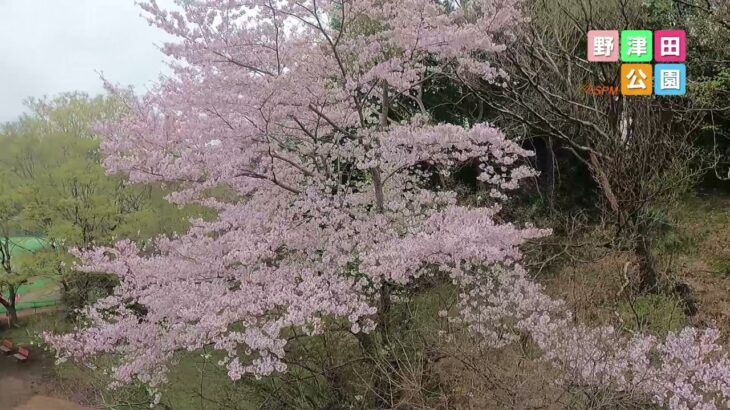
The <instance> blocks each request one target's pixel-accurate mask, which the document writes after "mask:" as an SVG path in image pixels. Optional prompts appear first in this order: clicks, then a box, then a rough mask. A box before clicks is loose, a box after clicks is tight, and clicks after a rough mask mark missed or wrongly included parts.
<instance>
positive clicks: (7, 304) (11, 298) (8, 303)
mask: <svg viewBox="0 0 730 410" xmlns="http://www.w3.org/2000/svg"><path fill="white" fill-rule="evenodd" d="M15 295H16V290H15V288H14V287H12V286H11V287H10V292H8V298H7V299H6V298H3V297H1V296H0V304H1V305H3V307H4V308H5V310H6V311H7V312H8V313H7V318H8V326H14V325H15V324H16V323H18V312H17V310H16V308H15Z"/></svg>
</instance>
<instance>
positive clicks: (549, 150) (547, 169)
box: [540, 135, 555, 210]
mask: <svg viewBox="0 0 730 410" xmlns="http://www.w3.org/2000/svg"><path fill="white" fill-rule="evenodd" d="M544 141H545V155H544V156H543V160H542V161H541V162H542V167H541V168H542V169H541V170H540V171H541V177H542V186H543V188H542V192H543V195H545V200H546V202H547V205H548V208H549V209H550V210H552V209H554V204H555V151H554V149H553V138H552V137H551V136H549V135H548V136H547V137H545V139H544Z"/></svg>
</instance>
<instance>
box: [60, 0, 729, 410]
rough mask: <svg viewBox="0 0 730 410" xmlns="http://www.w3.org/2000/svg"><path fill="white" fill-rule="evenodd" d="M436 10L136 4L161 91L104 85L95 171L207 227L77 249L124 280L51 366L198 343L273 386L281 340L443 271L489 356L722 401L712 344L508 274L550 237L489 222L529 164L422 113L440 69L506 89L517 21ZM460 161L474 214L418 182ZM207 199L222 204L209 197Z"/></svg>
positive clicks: (129, 371)
mask: <svg viewBox="0 0 730 410" xmlns="http://www.w3.org/2000/svg"><path fill="white" fill-rule="evenodd" d="M448 3H449V5H450V7H449V8H447V7H445V6H444V5H442V4H439V3H437V2H435V1H433V0H403V1H382V0H351V1H344V2H340V1H333V0H287V1H274V0H228V1H213V0H201V1H195V2H180V6H179V7H180V10H177V11H165V10H162V9H160V8H159V7H158V6H157V4H156V3H155V2H154V1H150V2H148V3H144V4H143V5H142V8H143V9H144V10H145V11H146V13H147V15H148V17H149V20H150V22H151V23H152V24H154V25H156V26H158V27H160V28H161V29H163V30H165V31H167V32H169V33H171V34H173V35H174V36H176V37H177V38H178V41H177V42H175V43H172V44H166V45H165V47H164V51H165V52H166V53H167V54H168V55H169V56H170V57H171V58H172V59H173V61H174V63H173V65H172V67H173V71H174V75H173V76H172V77H170V78H164V79H161V83H160V85H159V86H158V87H156V88H155V89H154V90H152V91H151V92H149V93H148V94H146V95H145V96H143V97H141V98H136V97H134V96H132V95H131V94H129V93H126V92H125V91H124V90H118V89H116V88H115V87H113V86H111V85H110V86H109V88H110V90H111V91H113V92H115V93H117V94H119V95H120V96H122V97H123V98H124V99H125V101H126V102H127V106H128V111H127V112H126V113H125V115H124V116H123V117H122V118H121V119H118V120H115V121H111V122H107V123H104V124H101V125H100V126H99V131H100V132H101V133H102V134H103V135H104V136H105V140H104V143H103V149H104V151H105V152H106V154H107V159H106V161H105V166H106V168H107V170H108V171H109V172H110V173H122V174H126V175H128V176H129V179H130V180H131V181H133V182H142V183H151V182H155V183H165V184H171V186H174V187H176V188H177V189H176V192H175V193H173V194H171V195H170V197H169V199H170V201H172V202H175V203H181V204H184V203H197V204H202V205H205V206H209V207H212V208H214V209H215V210H217V211H218V218H217V219H216V220H214V221H202V220H196V221H193V226H192V228H191V229H190V230H189V232H187V233H185V234H183V235H180V236H177V237H175V238H172V239H168V238H159V239H157V240H156V242H155V246H154V247H153V249H139V248H138V247H137V245H135V244H134V243H131V242H128V241H122V242H119V243H118V244H116V246H114V247H112V248H97V249H93V250H88V251H86V250H85V251H78V252H77V254H78V256H79V257H80V259H81V261H82V262H81V265H80V266H79V269H81V270H86V271H94V272H98V271H102V272H109V273H113V274H115V275H117V276H118V277H119V281H120V283H119V286H118V287H117V289H116V290H115V292H114V294H113V295H111V296H109V297H106V298H104V299H102V300H100V301H98V302H97V303H96V304H94V305H92V306H89V307H88V308H86V309H85V311H84V312H83V313H84V315H85V318H86V321H87V322H86V323H85V325H84V326H82V327H79V328H78V329H75V330H74V331H73V332H71V333H69V334H66V335H51V334H47V335H46V340H47V341H48V342H50V343H51V344H52V345H53V346H54V347H55V348H57V349H58V352H59V355H60V356H62V357H70V358H73V359H76V360H79V361H86V360H91V359H93V358H94V357H95V356H97V355H99V354H103V353H111V354H113V355H114V356H115V357H118V358H119V362H118V364H117V365H116V366H115V367H114V368H113V369H112V371H113V376H114V378H115V380H116V381H117V382H118V383H127V382H131V381H133V380H137V381H141V382H144V383H147V384H150V385H153V386H155V385H159V384H161V383H164V382H165V380H166V374H167V372H168V368H169V363H170V362H171V361H172V360H173V359H174V355H175V353H177V352H179V351H182V350H189V351H193V350H197V349H201V348H203V347H204V346H206V347H208V348H212V349H216V350H219V351H222V352H225V353H226V359H225V360H223V361H222V362H221V365H223V366H226V367H227V370H228V374H229V376H230V377H231V378H232V379H234V380H235V379H239V378H241V377H245V376H248V375H253V376H256V377H260V376H264V375H269V374H272V373H274V372H283V371H286V370H287V365H286V360H285V355H286V345H287V339H286V337H285V332H286V330H287V329H291V328H297V329H302V330H304V331H305V332H307V333H308V334H310V335H311V334H317V333H321V332H328V331H338V330H336V329H332V328H331V325H330V324H328V323H332V321H328V320H324V319H326V318H337V319H339V321H340V323H341V322H346V323H348V326H347V328H348V329H349V331H351V332H352V333H359V332H370V331H372V330H373V329H374V328H376V326H377V325H378V323H377V315H376V314H377V308H376V307H377V306H378V300H377V298H378V297H379V292H378V290H379V289H380V288H381V287H382V286H386V285H387V286H395V287H397V286H402V285H407V284H409V283H412V282H413V281H414V280H415V279H417V278H419V277H420V276H422V275H424V274H428V272H433V270H434V269H438V270H440V271H441V272H443V273H445V274H447V275H448V276H449V277H450V278H451V279H452V280H453V282H454V284H455V285H456V286H458V288H459V289H460V292H461V304H460V308H461V309H460V310H461V318H462V320H463V321H464V322H465V323H466V324H467V325H468V326H470V327H471V328H472V330H474V331H475V332H477V333H478V334H480V335H482V336H483V339H484V342H485V343H487V344H489V345H492V346H495V347H500V346H504V345H505V344H507V343H510V342H511V341H513V340H515V339H516V338H517V337H519V335H521V334H524V333H526V334H528V335H529V336H531V337H532V338H533V339H534V340H535V341H536V342H537V344H538V345H539V346H540V348H542V349H543V351H544V357H545V359H546V360H549V361H550V362H551V363H554V364H555V365H556V366H558V367H559V368H560V369H562V370H563V371H564V373H565V378H564V380H563V382H565V383H570V382H576V383H584V384H591V385H597V386H602V387H609V388H615V389H633V390H636V391H639V392H641V393H642V394H644V395H646V396H647V397H649V398H651V399H653V400H654V401H656V402H657V403H660V404H667V405H669V406H670V407H672V408H678V409H679V408H688V407H698V406H700V405H701V406H705V407H704V408H715V407H718V406H722V405H723V404H722V403H723V400H725V402H724V403H726V401H727V400H728V398H729V397H730V390H729V389H728V379H729V376H730V371H729V370H728V368H729V367H730V366H728V359H727V357H726V356H723V355H721V352H719V349H720V347H719V346H718V345H716V340H717V334H716V333H715V332H713V331H711V330H707V331H704V332H701V331H698V330H695V329H686V330H684V331H682V332H680V333H678V334H672V335H670V336H669V337H668V338H667V339H666V340H665V341H659V340H656V339H655V338H653V337H650V336H641V335H638V336H636V337H633V338H627V337H626V336H623V335H621V334H619V333H618V332H616V331H615V330H613V329H611V328H589V327H586V326H582V325H579V324H575V323H574V322H573V320H572V318H571V315H570V313H569V312H568V311H567V310H566V308H565V306H564V304H563V303H562V302H561V301H559V300H553V299H551V298H550V297H548V296H547V295H546V294H545V293H544V292H543V291H542V289H541V287H540V286H539V285H538V284H537V283H535V282H534V281H532V280H531V279H530V278H529V276H528V275H527V272H526V271H525V270H524V269H523V268H522V267H521V265H520V260H521V253H520V245H522V244H523V243H525V242H526V241H528V240H531V239H535V238H539V237H543V236H545V235H548V234H549V231H547V230H542V229H537V228H533V227H520V226H517V225H514V224H510V223H504V222H502V221H501V219H500V218H499V217H498V213H499V211H500V206H501V205H499V203H500V202H499V201H500V200H501V199H504V198H506V197H507V196H508V193H509V191H510V190H513V189H516V188H517V187H518V183H519V181H520V180H522V179H524V178H527V177H531V176H534V175H535V173H534V172H533V171H532V170H530V169H529V168H528V167H526V166H525V165H524V161H523V159H524V158H525V157H526V156H529V155H531V153H530V152H528V151H525V150H524V149H522V148H521V147H520V146H519V145H517V144H515V143H514V142H511V141H509V140H508V139H507V138H506V137H505V135H504V134H503V133H502V132H501V131H499V130H498V129H496V128H494V127H493V126H491V125H489V124H486V123H479V124H466V123H465V124H459V125H455V124H437V123H434V121H433V120H432V119H431V118H430V116H429V109H430V108H431V107H427V106H426V105H425V103H424V101H423V99H422V98H421V95H422V91H423V90H422V87H423V86H424V83H425V82H427V81H428V80H429V79H430V78H432V77H434V76H437V75H441V76H448V77H449V78H451V79H456V78H461V77H463V76H470V77H471V78H474V77H477V78H481V79H482V80H484V81H490V82H499V81H503V80H504V79H505V78H506V76H505V75H504V73H502V72H501V71H500V70H499V69H497V68H496V67H494V66H492V65H491V64H490V62H489V61H490V57H491V56H493V55H494V54H495V53H499V52H500V51H501V50H503V49H504V48H505V45H504V44H502V43H500V42H499V41H498V40H497V38H500V39H509V38H510V35H511V33H510V28H511V27H513V26H514V23H515V21H517V20H518V19H519V18H520V15H519V13H518V6H519V5H518V3H517V1H516V0H473V1H470V2H464V3H463V4H466V6H459V5H458V4H456V2H448ZM452 3H453V4H452ZM396 109H397V112H396ZM466 161H477V162H479V163H480V164H481V165H480V170H481V171H482V172H481V175H480V176H479V180H480V182H481V183H482V184H483V185H484V186H485V187H486V188H487V189H489V190H490V192H491V196H492V197H493V199H494V201H492V202H490V204H489V205H486V206H482V207H468V206H465V205H463V204H460V203H459V202H458V201H457V197H456V193H455V192H452V191H449V190H447V189H445V188H441V189H434V188H432V186H431V185H430V184H429V183H427V182H428V179H429V177H430V176H431V175H432V174H433V173H448V172H449V170H450V169H452V168H453V166H455V165H458V164H461V163H464V162H466ZM216 187H225V188H226V191H227V193H228V194H227V195H225V198H226V199H222V198H221V197H215V196H213V195H211V189H212V188H216ZM655 355H658V357H659V358H658V359H657V360H654V359H653V357H654V356H655ZM713 406H715V407H713Z"/></svg>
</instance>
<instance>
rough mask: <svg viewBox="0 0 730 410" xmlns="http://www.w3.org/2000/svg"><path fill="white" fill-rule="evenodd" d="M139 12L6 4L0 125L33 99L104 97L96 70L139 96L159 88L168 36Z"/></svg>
mask: <svg viewBox="0 0 730 410" xmlns="http://www.w3.org/2000/svg"><path fill="white" fill-rule="evenodd" d="M158 3H159V4H160V5H161V6H166V5H169V4H172V1H171V0H162V1H158ZM140 13H141V9H140V8H139V7H137V6H135V4H134V0H0V122H6V121H12V120H14V119H15V118H17V117H18V115H20V114H21V113H22V112H24V110H25V107H24V106H23V100H24V99H25V98H27V97H31V96H32V97H42V96H44V95H45V96H49V97H50V96H53V95H56V94H58V93H60V92H64V91H74V90H80V91H85V92H87V93H89V94H92V95H93V94H98V93H101V92H103V88H102V83H101V81H100V79H99V75H98V72H103V73H104V77H106V78H107V79H109V80H110V81H112V82H114V83H119V84H122V85H134V86H135V87H136V89H138V91H139V90H142V91H143V90H144V89H145V87H147V86H149V85H151V84H153V83H154V82H155V81H156V80H157V78H158V76H159V74H160V73H161V72H166V66H165V64H164V58H165V56H164V55H163V54H162V53H161V52H160V51H159V50H158V48H157V46H158V45H162V43H163V42H165V40H167V39H169V37H168V36H167V35H166V33H164V32H162V31H161V30H159V29H157V28H154V27H151V26H149V25H148V24H147V21H146V20H145V19H144V18H143V17H141V16H140Z"/></svg>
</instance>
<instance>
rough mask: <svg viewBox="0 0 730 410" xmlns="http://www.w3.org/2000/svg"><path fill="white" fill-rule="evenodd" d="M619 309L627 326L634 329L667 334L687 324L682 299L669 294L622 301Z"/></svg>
mask: <svg viewBox="0 0 730 410" xmlns="http://www.w3.org/2000/svg"><path fill="white" fill-rule="evenodd" d="M618 311H619V315H620V317H621V319H622V320H623V322H624V324H625V326H626V327H627V328H629V329H631V330H634V331H649V332H651V333H652V334H657V335H665V334H667V333H668V332H671V331H677V330H679V329H681V328H683V327H685V326H686V325H687V317H686V315H685V314H684V311H683V309H682V305H681V303H680V301H679V300H677V299H676V298H673V297H669V296H664V295H646V296H641V297H638V298H637V299H636V300H635V301H633V303H629V302H624V303H622V304H621V305H619V307H618Z"/></svg>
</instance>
